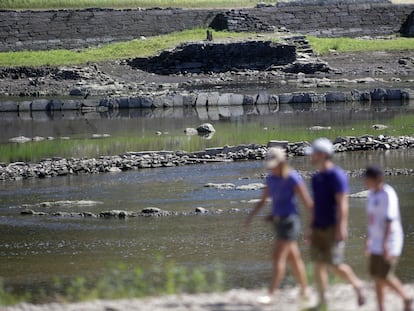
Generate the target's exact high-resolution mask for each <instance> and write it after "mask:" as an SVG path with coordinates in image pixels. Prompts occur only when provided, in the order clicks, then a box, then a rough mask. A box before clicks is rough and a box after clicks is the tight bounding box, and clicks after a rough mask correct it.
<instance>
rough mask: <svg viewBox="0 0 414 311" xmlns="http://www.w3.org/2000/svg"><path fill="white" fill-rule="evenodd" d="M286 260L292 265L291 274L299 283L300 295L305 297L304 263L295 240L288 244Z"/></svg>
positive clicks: (306, 289)
mask: <svg viewBox="0 0 414 311" xmlns="http://www.w3.org/2000/svg"><path fill="white" fill-rule="evenodd" d="M288 261H289V263H290V264H291V266H292V271H293V275H294V276H295V278H296V280H297V282H298V283H299V284H300V288H301V295H302V296H303V297H305V296H306V295H307V294H308V279H307V277H306V269H305V264H304V263H303V260H302V256H301V255H300V250H299V247H298V243H297V242H293V243H292V244H291V246H290V252H289V255H288Z"/></svg>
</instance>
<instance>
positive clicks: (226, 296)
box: [2, 283, 413, 311]
mask: <svg viewBox="0 0 414 311" xmlns="http://www.w3.org/2000/svg"><path fill="white" fill-rule="evenodd" d="M364 287H365V288H366V290H365V293H366V296H367V303H366V304H365V305H364V306H362V307H360V308H358V309H357V304H356V298H355V294H354V292H353V290H352V287H351V286H350V285H345V284H336V285H331V286H329V288H328V297H329V298H328V305H329V310H331V311H355V310H356V309H357V310H360V311H373V310H376V299H375V294H374V288H373V285H372V284H371V283H365V286H364ZM406 287H407V288H408V289H409V290H410V291H412V290H413V285H406ZM265 293H266V291H265V290H263V289H262V290H260V289H259V290H246V289H233V290H230V291H226V292H222V293H210V294H195V295H190V294H180V295H173V296H159V297H149V298H141V299H137V298H135V299H120V300H95V301H87V302H76V303H49V304H45V305H33V304H28V303H21V304H18V305H15V306H9V307H3V308H2V310H4V311H55V310H56V311H57V310H59V311H75V310H82V311H108V310H112V311H121V310H129V311H182V310H191V311H212V310H214V311H231V310H237V311H270V310H272V311H298V310H314V309H313V307H314V306H315V305H316V303H317V298H316V292H315V290H314V289H312V291H311V295H310V299H309V300H308V301H301V300H300V299H298V298H297V297H298V296H299V290H298V288H286V289H281V290H280V291H279V293H278V296H277V300H276V301H275V302H274V303H273V304H270V305H268V306H264V305H260V304H259V303H258V302H257V297H258V296H260V295H265ZM386 305H387V306H388V308H389V309H390V310H399V309H401V310H402V309H403V304H402V302H400V300H399V299H398V297H397V296H396V295H395V294H394V293H392V292H388V293H387V296H386Z"/></svg>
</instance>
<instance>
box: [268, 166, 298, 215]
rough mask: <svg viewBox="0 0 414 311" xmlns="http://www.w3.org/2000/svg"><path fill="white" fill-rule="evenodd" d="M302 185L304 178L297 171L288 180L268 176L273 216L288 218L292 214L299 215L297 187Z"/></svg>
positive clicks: (291, 173)
mask: <svg viewBox="0 0 414 311" xmlns="http://www.w3.org/2000/svg"><path fill="white" fill-rule="evenodd" d="M302 183H303V180H302V177H300V175H299V174H298V173H297V172H296V171H291V172H290V173H289V176H288V177H287V178H283V177H279V176H275V175H268V176H267V178H266V184H267V187H268V189H269V196H270V197H271V198H272V215H273V216H277V217H288V216H289V215H292V214H296V215H297V214H298V207H297V202H296V197H295V187H296V186H297V185H299V184H302Z"/></svg>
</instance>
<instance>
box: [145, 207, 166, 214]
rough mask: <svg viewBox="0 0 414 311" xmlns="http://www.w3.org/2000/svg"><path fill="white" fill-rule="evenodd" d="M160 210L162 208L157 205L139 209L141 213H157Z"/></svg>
mask: <svg viewBox="0 0 414 311" xmlns="http://www.w3.org/2000/svg"><path fill="white" fill-rule="evenodd" d="M161 212H162V210H161V209H160V208H158V207H146V208H144V209H143V210H142V211H141V213H143V214H159V213H161Z"/></svg>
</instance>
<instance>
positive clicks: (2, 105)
mask: <svg viewBox="0 0 414 311" xmlns="http://www.w3.org/2000/svg"><path fill="white" fill-rule="evenodd" d="M18 111H19V105H18V103H16V102H13V101H6V102H0V112H18Z"/></svg>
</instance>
